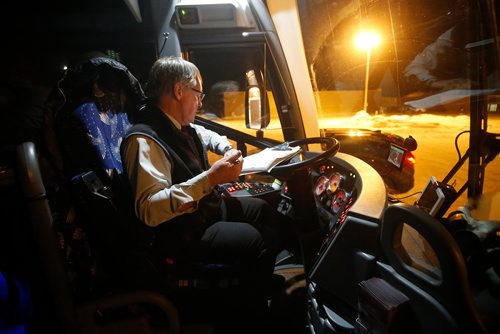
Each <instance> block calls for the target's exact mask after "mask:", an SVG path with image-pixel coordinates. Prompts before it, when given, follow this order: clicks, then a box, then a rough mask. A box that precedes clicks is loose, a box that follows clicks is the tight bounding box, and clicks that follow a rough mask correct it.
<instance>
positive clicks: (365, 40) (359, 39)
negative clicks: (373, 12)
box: [354, 30, 380, 50]
mask: <svg viewBox="0 0 500 334" xmlns="http://www.w3.org/2000/svg"><path fill="white" fill-rule="evenodd" d="M354 42H355V44H356V47H357V48H358V49H361V50H370V49H372V48H373V47H376V46H379V45H380V34H378V33H376V32H375V31H369V30H366V31H360V32H359V33H358V34H357V35H356V37H355V39H354Z"/></svg>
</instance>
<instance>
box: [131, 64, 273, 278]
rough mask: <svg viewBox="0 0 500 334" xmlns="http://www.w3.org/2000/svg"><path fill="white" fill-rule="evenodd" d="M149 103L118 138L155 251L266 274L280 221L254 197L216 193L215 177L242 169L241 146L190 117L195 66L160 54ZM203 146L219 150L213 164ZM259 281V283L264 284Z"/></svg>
mask: <svg viewBox="0 0 500 334" xmlns="http://www.w3.org/2000/svg"><path fill="white" fill-rule="evenodd" d="M146 95H147V96H148V104H147V105H146V107H145V108H144V109H143V110H141V111H140V112H139V113H138V116H137V122H136V124H135V125H134V126H133V127H132V128H131V129H130V130H129V131H128V133H127V135H126V136H125V138H124V141H123V143H122V156H123V157H122V161H123V163H124V170H125V172H126V174H127V176H128V178H129V181H130V185H131V188H132V191H133V195H134V205H135V212H136V214H137V216H138V218H139V219H140V220H141V221H142V222H144V223H145V224H146V225H148V226H150V227H152V228H153V230H154V233H155V242H154V246H153V256H154V257H156V258H157V259H158V261H160V262H161V261H164V259H165V258H166V257H169V258H173V259H174V260H175V261H181V262H182V261H187V262H189V261H194V260H202V261H207V262H210V261H220V262H227V263H233V262H239V263H243V264H244V265H245V267H246V268H248V273H251V274H252V276H253V277H252V280H254V279H255V280H256V283H257V286H258V282H262V284H265V283H263V282H267V281H268V280H269V278H270V277H271V275H272V273H273V268H274V262H275V258H276V254H277V252H278V251H280V250H281V242H280V235H281V231H280V229H281V225H280V223H279V222H278V220H276V219H267V220H265V219H264V218H266V217H272V216H273V215H274V214H275V213H274V212H273V210H272V209H271V208H270V206H269V205H268V204H267V203H266V202H265V201H263V200H260V199H256V198H243V199H241V200H235V199H233V198H221V196H220V195H219V194H218V192H217V191H216V187H217V185H218V184H220V183H225V182H230V181H233V180H235V179H237V177H238V176H239V174H240V171H241V167H242V163H241V159H242V158H241V152H240V151H238V150H235V149H233V148H232V147H231V144H230V142H229V141H228V140H227V138H226V137H224V136H220V135H218V134H217V133H215V132H213V131H210V130H207V129H205V128H203V127H201V126H197V125H194V124H193V122H194V119H195V115H196V112H197V110H198V109H199V108H200V107H201V105H202V99H203V97H204V94H203V87H202V79H201V75H200V72H199V70H198V68H197V67H196V66H195V65H194V64H192V63H190V62H188V61H185V60H183V59H182V58H178V57H168V58H161V59H159V60H157V61H156V62H155V63H154V64H153V67H152V69H151V71H150V76H149V80H148V84H147V86H146ZM207 149H209V150H211V151H213V152H215V153H218V154H220V155H223V157H222V158H221V159H220V160H218V161H216V162H215V163H214V164H213V165H212V166H210V165H209V163H208V159H207ZM262 286H264V285H262Z"/></svg>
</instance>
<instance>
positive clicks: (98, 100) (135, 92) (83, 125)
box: [46, 53, 144, 181]
mask: <svg viewBox="0 0 500 334" xmlns="http://www.w3.org/2000/svg"><path fill="white" fill-rule="evenodd" d="M143 99H144V93H143V91H142V88H141V86H140V84H139V82H138V81H137V79H136V78H135V77H134V76H133V75H132V74H131V73H130V71H129V70H128V69H127V67H125V66H124V65H123V64H121V63H119V62H117V61H115V60H113V59H111V58H109V57H107V56H106V55H104V54H100V53H89V54H85V55H82V56H81V57H80V60H79V61H77V62H75V63H74V64H73V65H71V66H70V67H69V69H68V70H67V72H66V73H65V75H64V77H63V78H62V79H61V80H60V81H59V82H58V85H57V87H56V88H55V89H54V91H53V92H52V97H51V99H49V101H48V102H47V105H48V107H49V109H50V111H51V112H49V113H48V114H47V116H46V127H47V131H46V135H47V136H48V137H49V143H50V144H51V145H50V147H51V150H52V153H53V157H54V160H56V161H58V164H57V166H58V168H59V169H60V170H63V174H65V177H69V178H71V177H73V176H74V175H77V174H78V173H82V172H87V171H90V170H93V171H95V172H96V173H97V174H98V175H99V176H100V177H101V178H102V180H104V181H105V180H106V179H108V178H109V177H111V176H112V174H113V173H115V174H121V172H122V165H121V157H120V151H119V148H120V143H121V140H122V137H123V135H124V134H125V132H126V131H127V130H128V129H129V128H130V126H131V123H130V117H131V116H132V115H131V111H134V110H137V108H138V107H139V104H140V103H141V102H142V101H143ZM53 134H55V138H54V137H53Z"/></svg>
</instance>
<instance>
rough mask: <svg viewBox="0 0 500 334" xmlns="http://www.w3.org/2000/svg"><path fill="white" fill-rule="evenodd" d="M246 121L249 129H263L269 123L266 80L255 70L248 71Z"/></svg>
mask: <svg viewBox="0 0 500 334" xmlns="http://www.w3.org/2000/svg"><path fill="white" fill-rule="evenodd" d="M246 81H247V88H246V90H245V122H246V127H247V128H248V129H255V130H261V129H265V128H266V127H267V126H268V125H269V121H270V112H269V104H268V100H267V92H266V88H265V81H264V79H263V77H262V75H260V72H259V74H256V71H255V70H249V71H247V72H246Z"/></svg>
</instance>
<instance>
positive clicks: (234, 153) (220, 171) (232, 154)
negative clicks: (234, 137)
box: [208, 149, 243, 187]
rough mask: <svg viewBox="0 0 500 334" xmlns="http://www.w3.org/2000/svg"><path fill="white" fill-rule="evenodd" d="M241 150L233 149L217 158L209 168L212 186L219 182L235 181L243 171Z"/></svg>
mask: <svg viewBox="0 0 500 334" xmlns="http://www.w3.org/2000/svg"><path fill="white" fill-rule="evenodd" d="M241 162H242V158H241V151H239V150H235V149H231V150H229V151H227V152H226V153H225V154H224V157H223V158H222V159H219V160H217V161H216V162H215V163H214V164H213V165H212V167H210V169H209V170H208V181H209V182H210V185H211V186H212V187H215V186H216V185H218V184H221V183H226V182H231V181H234V180H235V179H237V178H238V176H239V175H240V173H241V167H242V165H243V164H242V163H241Z"/></svg>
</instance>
